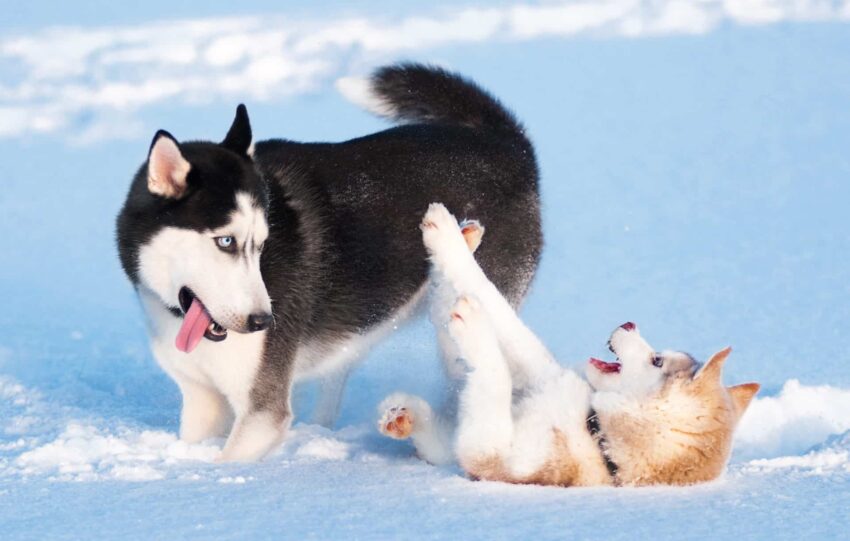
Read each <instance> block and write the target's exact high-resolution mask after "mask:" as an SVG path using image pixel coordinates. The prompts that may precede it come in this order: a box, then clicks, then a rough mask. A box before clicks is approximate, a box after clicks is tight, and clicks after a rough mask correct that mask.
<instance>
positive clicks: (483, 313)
mask: <svg viewBox="0 0 850 541" xmlns="http://www.w3.org/2000/svg"><path fill="white" fill-rule="evenodd" d="M465 224H466V225H465V227H464V230H463V232H461V229H460V227H459V226H458V223H457V220H455V218H454V217H453V216H452V215H451V214H450V213H449V212H448V211H447V210H446V209H445V207H443V206H442V205H439V204H434V205H431V207H430V208H429V210H428V213H427V214H426V215H425V218H424V219H423V222H422V231H423V239H424V242H425V246H426V247H427V249H428V251H429V253H430V254H431V260H432V273H431V275H432V280H433V282H434V283H435V284H437V287H438V288H442V289H443V290H444V291H445V289H446V288H447V287H450V288H451V289H453V291H454V293H455V294H454V296H453V298H454V299H456V301H455V302H454V304H453V306H451V307H449V306H445V307H444V308H443V312H442V313H443V314H444V320H447V323H446V324H447V325H448V328H449V332H450V334H451V337H452V339H453V340H454V341H455V344H456V346H457V348H458V352H459V356H460V357H461V358H462V359H463V360H464V362H465V363H466V365H467V367H468V372H467V374H466V381H465V383H464V386H463V389H462V390H461V392H460V396H459V404H458V412H457V426H456V428H455V430H454V438H453V439H454V444H453V452H452V449H442V450H440V449H439V447H440V446H443V447H445V446H446V445H447V443H446V442H448V441H451V438H447V437H445V436H444V435H442V434H444V433H445V432H446V430H447V428H446V427H447V426H448V420H447V419H445V418H441V417H439V416H436V415H435V414H434V412H433V411H432V409H431V407H430V406H429V405H428V404H427V403H426V402H425V401H424V400H422V399H420V398H418V397H414V396H409V395H405V394H401V393H397V394H395V395H392V396H390V397H388V398H387V399H386V400H385V401H384V403H383V404H382V406H381V411H382V413H383V416H382V419H381V421H380V423H379V429H380V430H381V431H382V432H383V433H384V434H386V435H388V436H391V437H394V438H399V439H404V438H408V437H409V438H411V439H412V441H413V443H414V445H415V446H416V448H417V451H418V452H419V454H420V456H423V457H424V458H426V459H429V457H446V456H453V457H454V458H455V459H456V460H457V461H458V463H459V464H460V465H461V467H462V468H463V469H464V470H465V471H466V472H467V473H468V474H469V475H470V476H472V477H474V478H478V479H488V480H496V481H506V482H510V483H534V484H543V485H560V486H593V485H653V484H675V485H684V484H692V483H699V482H703V481H709V480H711V479H715V478H717V477H718V476H719V475H721V474H722V472H723V471H724V468H725V466H726V462H727V460H728V458H729V454H730V451H731V446H732V436H733V433H734V430H735V427H736V425H737V423H738V420H739V419H740V417H741V415H742V414H743V413H744V411H745V410H746V408H747V406H748V405H749V403H750V401H751V400H752V398H753V396H754V395H755V394H756V392H757V391H758V389H759V385H758V384H756V383H747V384H744V385H736V386H734V387H725V386H724V385H723V383H722V382H721V369H722V366H723V363H724V362H725V361H726V359H727V357H728V356H729V352H730V349H729V348H726V349H724V350H722V351H720V352H718V353H716V354H715V355H714V356H712V357H711V359H709V361H708V362H707V363H705V365H702V366H700V364H699V363H697V362H696V361H695V360H694V359H693V358H692V357H690V356H689V355H687V354H686V353H681V352H675V351H662V352H656V351H655V350H654V349H653V348H652V347H651V346H650V345H649V344H648V343H647V342H646V341H645V340H644V339H643V338H642V337H641V335H640V333H639V331H638V329H637V327H636V326H635V325H634V324H633V323H626V324H624V325H622V326H620V327H618V328H617V329H616V330H615V331H614V332H613V334H612V335H611V339H610V342H609V345H610V349H611V351H613V352H614V354H615V355H616V356H617V361H616V362H604V361H601V360H598V359H591V360H590V363H589V364H588V366H587V370H586V376H587V379H584V378H582V377H581V376H579V375H578V374H576V373H575V372H574V371H572V370H569V369H566V368H563V367H561V366H560V365H558V364H557V362H555V360H554V358H553V357H552V355H551V354H550V353H549V351H548V350H547V349H546V348H545V346H543V344H542V343H541V342H540V340H539V339H538V338H537V337H536V336H535V335H534V334H533V333H532V332H531V331H530V330H529V329H528V328H527V327H526V326H525V325H524V324H523V323H522V321H520V319H519V317H518V316H517V315H516V313H515V312H514V311H513V309H512V308H511V306H510V305H509V304H508V302H507V301H506V300H505V299H504V298H503V297H502V296H501V294H500V293H499V291H498V290H497V289H496V287H495V286H494V285H493V284H492V283H491V282H490V281H489V280H488V279H487V277H486V276H485V275H484V273H483V272H482V270H481V268H480V267H479V266H478V264H477V263H476V261H475V258H474V257H473V255H472V253H471V251H470V249H472V251H474V249H475V248H476V247H477V246H478V243H479V242H480V235H481V234H483V228H480V227H477V224H475V223H474V222H465ZM443 298H445V295H443ZM438 300H439V299H438ZM440 309H441V307H439V306H436V307H435V310H436V311H437V313H439V310H440ZM515 396H520V398H518V399H516V400H514V398H513V397H515ZM449 445H450V444H449ZM434 461H436V460H434Z"/></svg>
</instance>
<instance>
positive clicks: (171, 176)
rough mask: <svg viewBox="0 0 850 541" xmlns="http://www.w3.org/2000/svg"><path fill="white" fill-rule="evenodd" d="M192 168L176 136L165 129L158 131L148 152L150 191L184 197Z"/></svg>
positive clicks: (162, 195)
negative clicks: (181, 150) (187, 178)
mask: <svg viewBox="0 0 850 541" xmlns="http://www.w3.org/2000/svg"><path fill="white" fill-rule="evenodd" d="M190 169H192V166H191V165H190V164H189V162H188V161H186V158H184V157H183V154H182V153H181V152H180V145H179V144H178V143H177V140H176V139H175V138H174V136H172V135H171V134H170V133H168V132H167V131H165V130H159V131H158V132H156V135H154V136H153V142H151V148H150V151H149V152H148V191H150V192H151V193H152V194H154V195H158V196H161V197H168V198H171V199H179V198H181V197H183V195H184V194H185V193H186V177H187V176H188V175H189V170H190Z"/></svg>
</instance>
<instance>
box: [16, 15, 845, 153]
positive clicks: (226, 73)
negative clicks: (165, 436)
mask: <svg viewBox="0 0 850 541" xmlns="http://www.w3.org/2000/svg"><path fill="white" fill-rule="evenodd" d="M849 18H850V4H848V3H846V2H844V3H841V2H823V1H819V0H794V1H790V0H789V1H775V0H701V1H699V2H682V1H677V0H670V1H665V2H651V1H636V0H595V1H572V2H570V1H561V2H547V3H543V4H542V5H538V4H527V3H513V4H511V3H508V4H504V5H499V6H492V7H486V8H485V7H478V6H458V7H454V8H452V9H445V8H444V9H442V10H431V11H426V12H423V13H417V14H413V15H407V16H403V17H397V18H393V17H388V16H386V15H385V14H379V15H377V16H375V17H372V18H369V17H365V16H362V15H359V16H348V17H340V16H337V15H332V16H330V17H325V18H322V19H310V18H293V17H285V16H270V15H265V16H232V17H208V18H196V19H179V20H160V21H155V22H149V23H144V24H136V25H126V26H103V27H98V28H81V27H73V26H70V27H69V26H62V27H49V28H46V29H43V30H41V31H39V32H36V33H34V34H26V35H14V34H13V35H11V36H8V37H6V38H5V39H2V40H0V62H2V61H3V60H4V59H5V60H6V61H7V62H11V63H13V64H14V65H15V66H16V67H18V68H20V71H21V72H22V75H21V74H19V72H17V71H12V74H13V75H17V76H16V77H13V78H10V79H11V80H10V83H8V84H7V85H4V86H0V138H2V137H10V136H21V135H26V134H28V133H55V132H59V133H64V134H66V135H68V136H70V137H71V138H72V140H73V141H75V142H77V143H82V144H91V143H94V142H97V141H99V140H102V139H106V138H115V137H122V138H132V137H134V136H137V135H139V133H138V132H139V130H141V124H140V121H139V119H138V115H137V114H136V112H137V111H138V110H139V109H141V108H145V107H148V106H151V105H155V104H162V103H173V102H176V101H179V102H182V103H196V102H198V101H204V100H209V99H210V98H213V97H218V98H227V99H245V98H246V97H251V98H253V99H257V100H269V99H274V98H277V99H279V98H281V97H282V96H294V95H303V94H307V93H310V92H313V91H315V89H316V87H317V86H319V85H321V84H323V83H326V82H327V80H328V78H329V77H332V76H334V75H337V76H338V75H339V73H338V72H339V71H340V70H345V71H347V70H350V69H351V68H352V67H353V68H355V69H356V68H357V67H362V66H363V65H366V64H370V65H371V64H374V63H375V62H378V61H380V60H383V59H387V58H391V57H392V56H393V55H398V54H411V53H416V52H424V51H431V50H433V49H435V48H438V47H451V46H458V45H464V44H470V43H480V42H487V41H494V40H509V41H526V40H533V39H540V38H544V37H570V36H576V35H595V36H628V37H631V38H637V37H646V36H658V35H671V34H672V35H676V34H703V33H705V32H708V31H710V30H712V29H713V28H716V27H717V26H719V25H721V24H724V23H733V24H742V25H760V24H768V23H777V22H783V21H842V20H847V19H849ZM80 117H90V119H89V120H87V121H86V123H87V128H86V129H85V130H83V132H82V133H80V132H79V130H74V129H72V123H73V121H74V120H75V119H79V118H80Z"/></svg>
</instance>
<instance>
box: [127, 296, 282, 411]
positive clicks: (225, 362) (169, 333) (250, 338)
mask: <svg viewBox="0 0 850 541" xmlns="http://www.w3.org/2000/svg"><path fill="white" fill-rule="evenodd" d="M140 297H141V299H142V304H143V306H144V308H145V312H146V313H147V315H148V326H149V331H150V335H151V349H152V350H153V354H154V357H155V358H156V360H157V362H158V363H159V364H160V366H161V367H162V369H163V370H165V372H166V373H168V375H170V376H171V377H172V378H174V380H175V381H176V382H177V384H178V385H180V384H181V383H182V381H184V380H186V379H188V380H190V381H191V382H193V383H195V384H199V385H203V386H205V387H212V388H215V389H217V390H218V391H219V392H221V393H222V394H223V395H225V396H226V397H227V398H228V399H229V400H230V402H231V404H232V405H233V406H234V407H237V403H240V402H244V403H246V404H247V401H248V395H249V393H250V391H251V387H252V385H253V382H254V378H255V376H256V374H257V370H258V369H259V366H260V362H261V360H262V356H263V347H264V343H265V335H266V331H262V332H256V333H251V334H239V333H230V335H229V336H228V338H227V340H225V341H223V342H210V341H208V340H202V341H201V343H200V344H198V346H197V348H195V349H194V350H193V351H192V352H191V353H183V352H182V351H179V350H178V349H177V347H175V345H174V339H175V337H176V336H177V332H178V330H179V329H180V325H181V323H182V320H181V319H179V318H176V317H174V316H173V315H172V314H171V313H169V312H168V310H167V309H166V308H165V307H164V306H162V303H160V302H159V301H158V300H156V299H154V298H152V297H151V296H150V294H149V293H145V292H140Z"/></svg>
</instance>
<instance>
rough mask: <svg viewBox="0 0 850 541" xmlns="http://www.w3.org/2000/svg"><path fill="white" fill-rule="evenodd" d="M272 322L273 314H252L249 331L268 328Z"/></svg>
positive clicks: (249, 319) (249, 317) (249, 318)
mask: <svg viewBox="0 0 850 541" xmlns="http://www.w3.org/2000/svg"><path fill="white" fill-rule="evenodd" d="M271 324H272V315H271V314H251V315H250V316H248V331H249V332H255V331H262V330H263V329H268V328H269V325H271Z"/></svg>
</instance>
